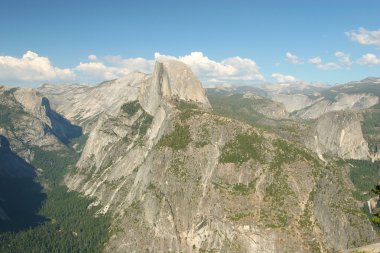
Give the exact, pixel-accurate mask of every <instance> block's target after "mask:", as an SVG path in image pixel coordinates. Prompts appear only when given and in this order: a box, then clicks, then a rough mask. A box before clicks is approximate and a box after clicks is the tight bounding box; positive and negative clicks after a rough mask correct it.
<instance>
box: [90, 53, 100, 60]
mask: <svg viewBox="0 0 380 253" xmlns="http://www.w3.org/2000/svg"><path fill="white" fill-rule="evenodd" d="M88 59H89V60H90V61H96V60H97V59H98V57H96V55H94V54H90V55H89V56H88Z"/></svg>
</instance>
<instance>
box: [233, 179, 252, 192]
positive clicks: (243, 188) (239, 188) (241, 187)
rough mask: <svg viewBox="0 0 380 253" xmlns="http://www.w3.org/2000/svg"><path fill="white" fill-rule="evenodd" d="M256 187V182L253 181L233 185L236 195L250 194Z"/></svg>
mask: <svg viewBox="0 0 380 253" xmlns="http://www.w3.org/2000/svg"><path fill="white" fill-rule="evenodd" d="M255 187H256V182H255V181H252V182H250V183H249V184H248V185H247V184H242V183H237V184H234V185H232V192H233V194H236V195H248V194H249V193H250V192H251V191H252V190H254V189H255Z"/></svg>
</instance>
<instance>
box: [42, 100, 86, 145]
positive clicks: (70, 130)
mask: <svg viewBox="0 0 380 253" xmlns="http://www.w3.org/2000/svg"><path fill="white" fill-rule="evenodd" d="M42 105H43V106H45V108H46V114H47V116H48V117H49V118H50V121H51V124H52V128H51V131H52V133H53V134H54V135H55V136H57V138H58V139H59V140H60V141H61V142H63V143H64V144H66V145H67V144H68V143H69V142H70V140H71V139H74V138H78V137H80V136H81V135H83V131H82V128H81V127H79V126H76V125H74V124H72V123H71V122H70V121H68V120H67V119H65V118H64V117H62V116H61V115H60V114H58V113H57V112H55V111H54V110H52V109H51V107H50V103H49V100H48V99H47V98H45V97H44V98H42Z"/></svg>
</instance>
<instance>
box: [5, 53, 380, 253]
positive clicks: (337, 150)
mask: <svg viewBox="0 0 380 253" xmlns="http://www.w3.org/2000/svg"><path fill="white" fill-rule="evenodd" d="M379 97H380V79H379V78H367V79H364V80H362V81H358V82H350V83H347V84H344V85H338V86H331V87H325V86H320V85H316V86H312V87H311V86H302V85H301V86H286V88H281V89H279V88H278V87H277V88H276V87H274V86H271V85H264V86H262V87H252V86H239V87H235V86H234V87H222V88H221V87H219V88H209V89H204V88H203V87H202V84H201V82H200V81H199V80H198V78H197V77H196V76H195V75H194V73H193V72H192V71H191V69H190V68H188V67H187V66H186V65H185V64H184V63H182V62H179V61H176V60H171V59H165V58H160V59H157V61H156V63H155V67H154V70H153V73H152V74H144V73H140V72H132V73H130V74H129V75H127V76H125V77H123V78H120V79H116V80H111V81H106V82H103V83H101V84H99V85H95V86H90V85H79V84H67V85H66V84H65V85H51V84H44V85H42V86H40V87H38V88H18V87H6V86H1V87H0V109H1V110H0V144H1V145H0V161H2V162H1V163H0V164H1V167H0V176H2V177H3V178H11V179H12V180H27V181H28V182H29V184H40V188H41V192H42V193H43V192H44V191H46V192H47V198H49V190H51V189H52V188H53V187H55V186H54V184H53V183H51V181H49V180H48V179H46V178H48V177H47V176H46V173H47V172H49V173H53V174H54V173H56V174H57V173H58V174H59V173H61V174H62V177H61V180H59V182H58V184H59V185H64V187H65V189H66V190H67V191H68V192H78V193H79V194H80V196H82V197H83V196H84V197H86V199H87V200H89V202H90V204H89V205H88V206H87V208H88V209H89V210H94V212H93V214H92V215H93V216H94V217H102V216H107V217H110V221H109V225H108V237H107V240H106V241H105V243H104V244H102V245H101V246H102V248H101V249H100V250H101V251H104V252H337V251H341V250H347V249H351V248H355V247H359V246H363V245H367V244H371V243H373V242H376V241H377V240H378V239H379V238H378V235H377V233H376V230H374V225H373V224H372V223H371V220H370V219H369V218H368V208H367V202H366V201H367V200H370V199H371V198H372V197H373V195H371V193H370V189H371V188H372V187H373V185H372V184H375V183H376V182H377V181H378V179H379V171H378V169H377V170H371V173H373V174H366V173H370V172H367V170H366V169H363V167H361V164H362V163H364V164H366V166H367V164H374V165H376V166H377V164H378V160H379V159H380V151H379V146H380V125H379V124H380V105H379ZM41 154H42V155H44V154H55V155H57V156H59V158H60V159H63V160H70V161H73V162H72V164H70V165H67V166H64V168H63V169H62V168H60V171H58V172H57V171H56V170H58V167H59V166H56V164H55V163H54V162H51V161H50V160H49V159H46V160H44V164H42V165H41V166H39V165H40V164H41V163H36V159H37V158H38V157H40V156H41ZM46 161H47V162H46ZM49 161H50V163H49ZM54 161H56V160H54ZM358 161H359V162H358ZM46 163H47V165H46ZM37 165H38V166H37ZM45 165H46V166H48V167H51V170H48V169H45V167H44V166H45ZM56 167H57V168H56ZM55 168H56V169H55ZM366 168H372V167H370V166H367V167H366ZM368 170H369V169H368ZM50 171H52V172H50ZM355 175H356V176H355ZM357 175H359V176H357ZM369 175H373V176H371V177H370V176H369ZM36 178H37V179H36ZM38 178H42V179H40V180H38ZM365 187H367V189H365ZM0 188H1V187H0ZM3 188H4V187H3ZM12 190H14V189H13V188H12ZM5 192H6V189H2V191H0V224H2V226H1V227H4V228H7V227H9V226H16V225H15V224H18V225H19V223H18V222H17V219H19V218H20V217H19V216H17V215H16V216H14V215H13V214H12V212H11V211H12V210H14V209H15V208H17V205H16V204H14V205H10V204H8V203H13V202H12V201H11V199H10V198H11V197H10V196H8V195H7V194H6V193H5ZM42 193H41V194H42ZM41 196H42V195H39V199H41ZM43 197H45V196H43ZM41 203H42V201H41ZM21 205H22V204H21ZM12 208H13V209H12ZM366 208H367V209H366ZM37 209H38V208H37ZM370 209H371V208H370ZM370 211H372V209H371V210H370ZM35 212H36V208H34V209H32V211H31V213H32V214H34V213H35ZM21 216H22V215H21ZM34 218H35V219H34V220H33V224H34V225H33V226H37V227H38V224H39V223H42V222H50V221H44V220H43V217H40V216H38V219H37V218H36V217H34ZM45 218H46V217H45ZM50 218H51V220H52V217H50ZM55 219H56V220H59V219H58V218H57V217H55ZM12 220H13V221H12ZM12 222H13V223H12ZM4 224H5V225H4ZM20 226H21V225H20ZM28 226H30V224H28ZM28 226H26V227H28ZM21 227H22V226H21ZM4 230H5V229H4ZM75 233H76V234H77V236H80V232H78V231H76V232H75ZM78 233H79V234H78Z"/></svg>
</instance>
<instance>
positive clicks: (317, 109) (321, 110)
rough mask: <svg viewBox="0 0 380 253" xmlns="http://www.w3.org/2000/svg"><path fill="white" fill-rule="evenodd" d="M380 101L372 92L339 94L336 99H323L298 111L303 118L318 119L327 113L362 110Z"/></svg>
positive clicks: (298, 114)
mask: <svg viewBox="0 0 380 253" xmlns="http://www.w3.org/2000/svg"><path fill="white" fill-rule="evenodd" d="M378 102H379V97H377V96H374V95H371V94H344V93H341V94H338V95H337V96H336V97H335V101H331V100H328V99H322V100H318V101H317V102H315V103H314V104H313V105H311V106H310V107H307V108H305V109H303V110H300V111H298V112H297V116H298V117H300V118H303V119H317V118H319V117H320V116H322V115H323V114H325V113H328V112H332V111H344V110H362V109H366V108H370V107H371V106H373V105H375V104H377V103H378Z"/></svg>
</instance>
